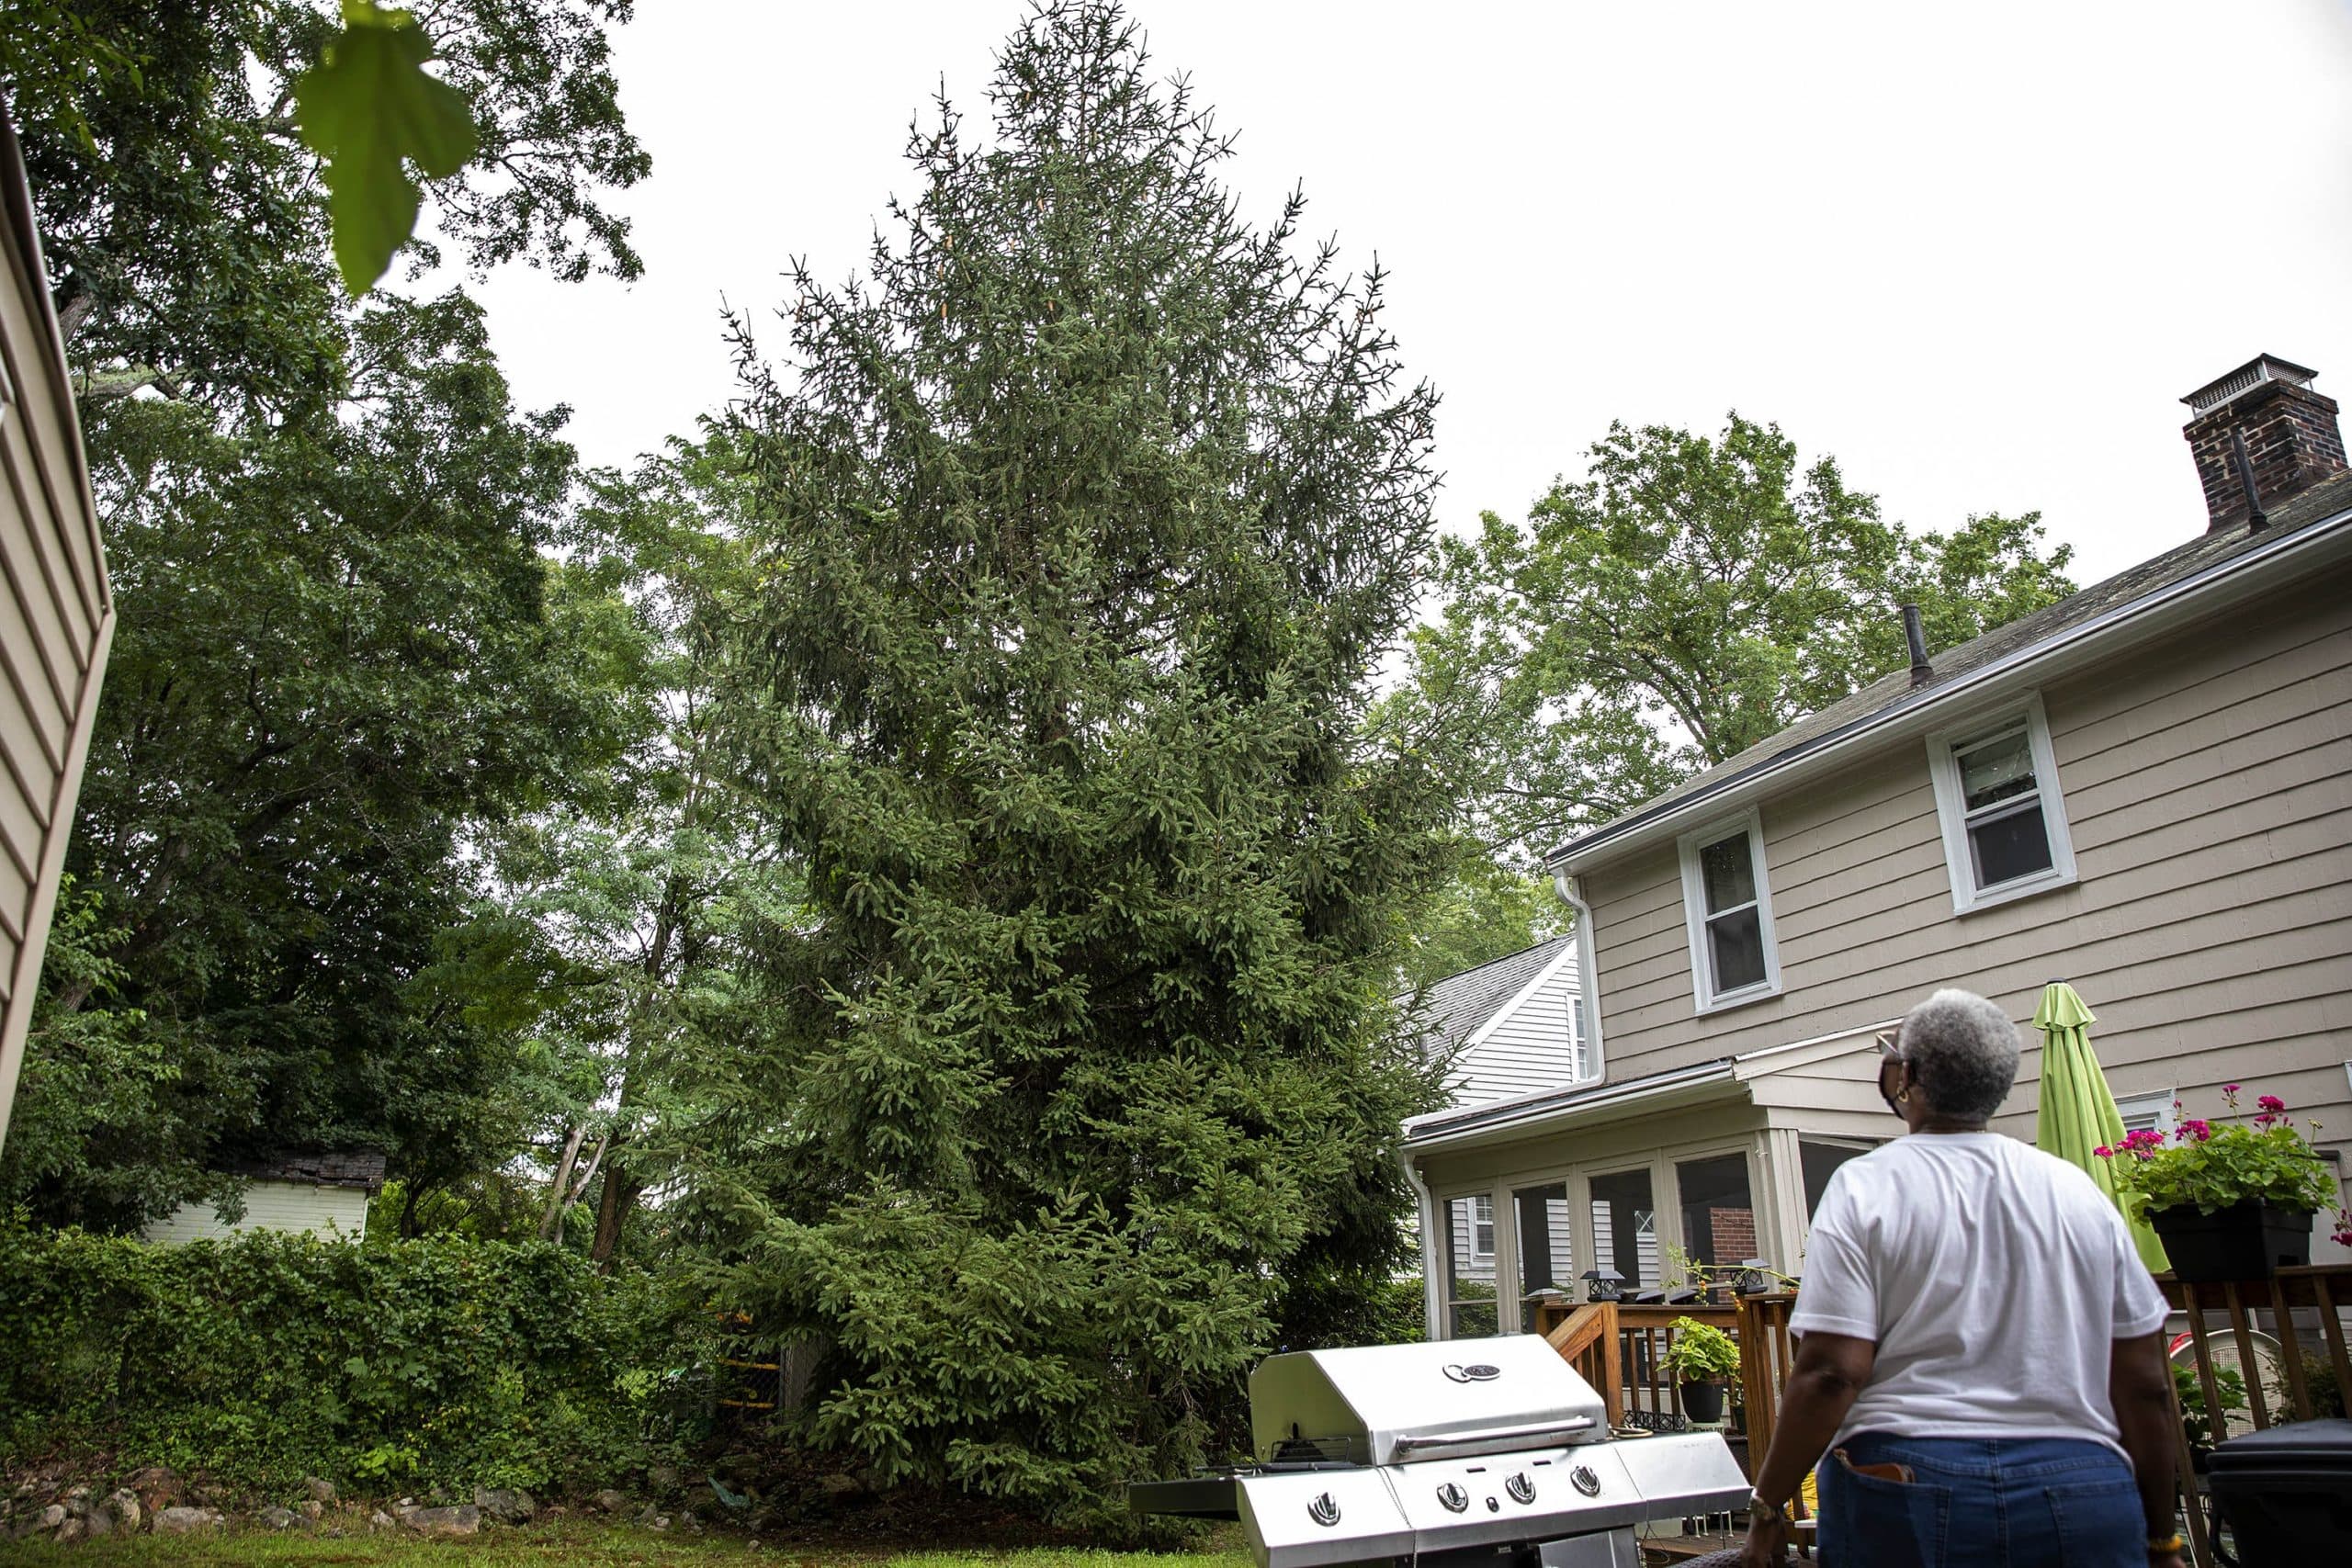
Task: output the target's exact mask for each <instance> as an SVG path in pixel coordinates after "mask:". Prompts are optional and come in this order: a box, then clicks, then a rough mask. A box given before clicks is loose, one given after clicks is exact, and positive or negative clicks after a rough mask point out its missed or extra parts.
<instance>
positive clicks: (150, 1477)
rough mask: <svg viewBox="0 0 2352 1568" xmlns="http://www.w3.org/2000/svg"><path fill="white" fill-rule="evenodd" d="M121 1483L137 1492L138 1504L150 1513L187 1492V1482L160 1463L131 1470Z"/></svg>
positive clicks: (175, 1500)
mask: <svg viewBox="0 0 2352 1568" xmlns="http://www.w3.org/2000/svg"><path fill="white" fill-rule="evenodd" d="M123 1485H125V1486H127V1487H129V1488H130V1490H131V1491H133V1492H136V1493H137V1494H139V1506H141V1507H142V1508H144V1509H146V1510H147V1511H148V1512H149V1513H151V1514H152V1513H154V1512H156V1511H158V1510H159V1509H163V1508H168V1507H170V1506H172V1505H173V1504H175V1503H176V1502H178V1501H179V1500H180V1499H181V1498H182V1497H183V1496H185V1495H187V1482H185V1481H182V1480H181V1479H180V1476H179V1472H177V1471H175V1470H166V1469H164V1467H163V1466H162V1465H160V1464H151V1465H149V1466H148V1467H147V1468H146V1469H144V1470H140V1471H133V1472H131V1475H130V1480H128V1481H126V1482H124V1483H123Z"/></svg>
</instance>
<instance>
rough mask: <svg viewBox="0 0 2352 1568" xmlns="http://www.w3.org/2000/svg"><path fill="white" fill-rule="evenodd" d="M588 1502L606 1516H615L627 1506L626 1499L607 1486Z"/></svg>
mask: <svg viewBox="0 0 2352 1568" xmlns="http://www.w3.org/2000/svg"><path fill="white" fill-rule="evenodd" d="M588 1500H589V1501H590V1502H591V1503H594V1504H595V1505H596V1506H598V1507H599V1508H602V1509H603V1510H604V1511H605V1512H606V1513H608V1514H617V1513H619V1512H620V1511H621V1510H622V1509H624V1508H626V1507H628V1497H627V1496H625V1495H622V1494H620V1493H618V1492H616V1491H614V1490H613V1489H612V1488H611V1487H609V1486H607V1487H605V1489H604V1490H603V1491H602V1492H599V1493H597V1494H596V1495H594V1497H591V1498H589V1499H588Z"/></svg>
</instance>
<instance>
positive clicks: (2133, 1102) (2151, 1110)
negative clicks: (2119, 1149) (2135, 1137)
mask: <svg viewBox="0 0 2352 1568" xmlns="http://www.w3.org/2000/svg"><path fill="white" fill-rule="evenodd" d="M2172 1107H2173V1091H2172V1090H2170V1089H2162V1090H2159V1091H2158V1092H2156V1093H2154V1094H2133V1095H2119V1096H2118V1097H2117V1098H2116V1101H2115V1110H2116V1113H2117V1114H2118V1115H2120V1116H2121V1117H2122V1118H2123V1130H2124V1131H2125V1132H2127V1133H2146V1132H2151V1131H2154V1132H2158V1133H2162V1134H2164V1135H2165V1137H2167V1138H2169V1137H2171V1136H2172V1134H2173V1128H2174V1127H2175V1126H2176V1125H2177V1122H2178V1118H2177V1112H2175V1111H2174V1110H2173V1108H2172Z"/></svg>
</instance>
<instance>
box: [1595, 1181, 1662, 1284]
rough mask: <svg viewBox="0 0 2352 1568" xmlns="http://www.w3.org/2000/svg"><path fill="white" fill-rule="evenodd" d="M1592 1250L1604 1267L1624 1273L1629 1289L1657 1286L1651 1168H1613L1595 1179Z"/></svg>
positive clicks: (1654, 1204) (1654, 1211)
mask: <svg viewBox="0 0 2352 1568" xmlns="http://www.w3.org/2000/svg"><path fill="white" fill-rule="evenodd" d="M1592 1252H1593V1257H1594V1258H1597V1259H1598V1260H1599V1262H1600V1266H1601V1267H1603V1268H1608V1269H1616V1270H1617V1272H1618V1273H1620V1274H1623V1276H1624V1277H1625V1287H1624V1288H1625V1289H1626V1290H1628V1291H1647V1290H1654V1289H1656V1288H1657V1282H1658V1256H1657V1205H1656V1203H1655V1201H1653V1200H1652V1198H1651V1195H1650V1173H1649V1172H1648V1171H1646V1170H1620V1171H1612V1172H1611V1173H1610V1174H1609V1175H1607V1176H1596V1177H1594V1178H1593V1179H1592Z"/></svg>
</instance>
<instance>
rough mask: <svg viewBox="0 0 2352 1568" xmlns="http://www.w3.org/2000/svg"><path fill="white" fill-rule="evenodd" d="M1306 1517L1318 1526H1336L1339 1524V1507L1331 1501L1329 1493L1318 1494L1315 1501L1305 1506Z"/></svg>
mask: <svg viewBox="0 0 2352 1568" xmlns="http://www.w3.org/2000/svg"><path fill="white" fill-rule="evenodd" d="M1306 1517H1308V1518H1310V1519H1313V1520H1314V1521H1315V1522H1316V1523H1317V1524H1318V1525H1336V1524H1338V1523H1339V1522H1340V1505H1339V1504H1337V1503H1334V1502H1333V1501H1331V1495H1330V1494H1329V1492H1323V1493H1318V1494H1317V1495H1316V1498H1315V1501H1313V1502H1312V1503H1309V1504H1308V1505H1306Z"/></svg>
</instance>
